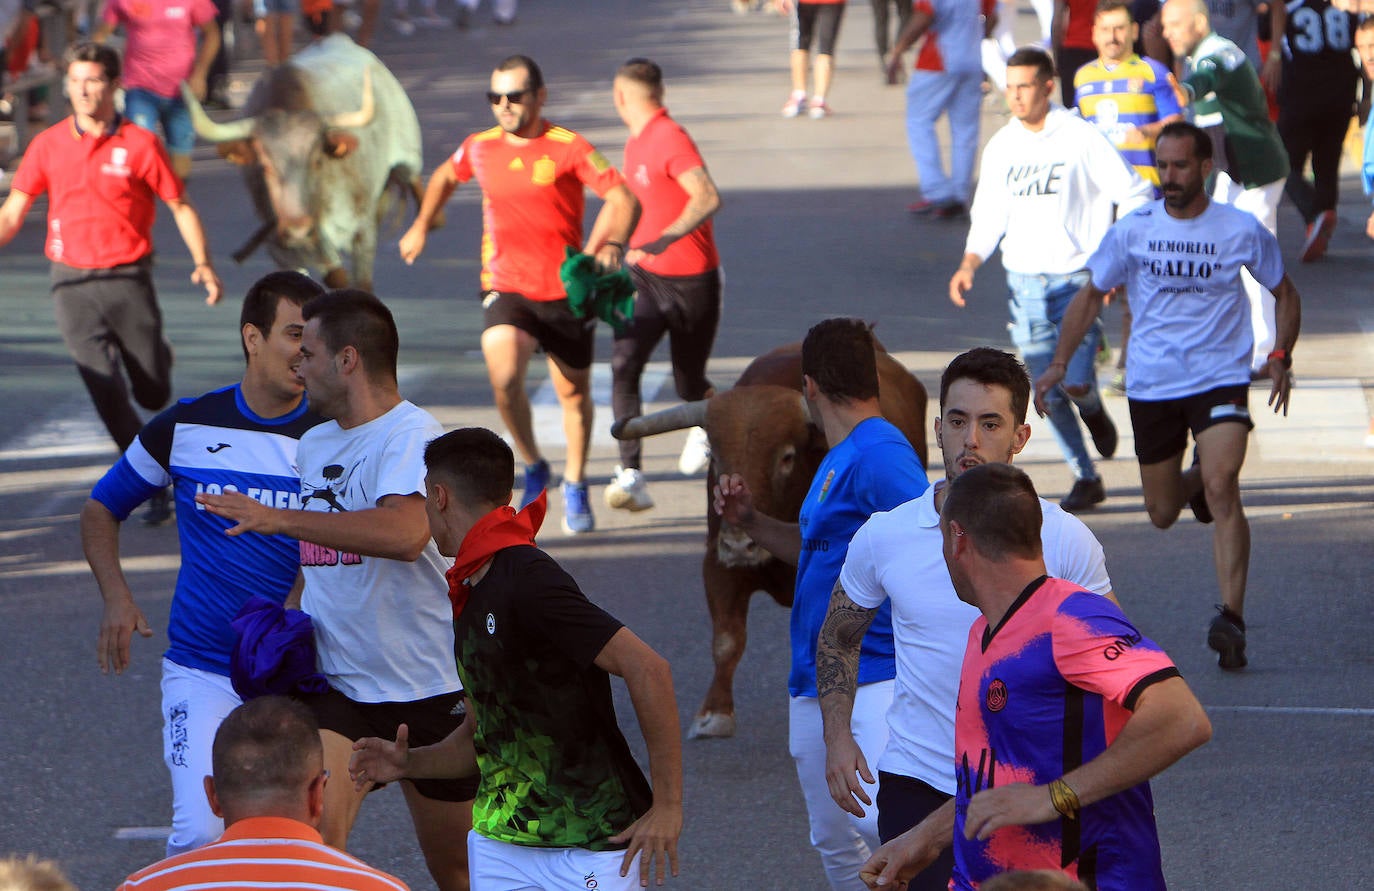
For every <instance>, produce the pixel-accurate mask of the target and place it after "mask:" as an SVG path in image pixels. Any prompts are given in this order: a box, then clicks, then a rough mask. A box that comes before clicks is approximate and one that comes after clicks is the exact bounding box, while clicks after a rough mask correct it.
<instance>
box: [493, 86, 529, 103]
mask: <svg viewBox="0 0 1374 891" xmlns="http://www.w3.org/2000/svg"><path fill="white" fill-rule="evenodd" d="M529 92H530V91H529V90H528V89H525V90H516V91H515V92H514V93H490V92H489V93H487V101H488V102H490V103H491V104H492V105H500V104H501V100H502V99H504V100H506V101H507V102H509V103H510V104H511V105H522V104H524V98H525V96H526V95H527V94H528V93H529Z"/></svg>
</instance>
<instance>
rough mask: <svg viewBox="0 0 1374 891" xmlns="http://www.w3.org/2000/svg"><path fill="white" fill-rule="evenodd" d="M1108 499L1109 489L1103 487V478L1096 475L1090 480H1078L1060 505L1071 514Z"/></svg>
mask: <svg viewBox="0 0 1374 891" xmlns="http://www.w3.org/2000/svg"><path fill="white" fill-rule="evenodd" d="M1106 500H1107V490H1106V489H1103V488H1102V478H1101V477H1098V476H1095V477H1093V478H1092V479H1090V480H1078V481H1077V482H1075V483H1074V484H1073V488H1072V489H1070V490H1069V494H1068V495H1066V496H1064V500H1063V501H1061V502H1059V506H1060V507H1062V508H1063V509H1064V510H1066V511H1068V512H1069V513H1071V514H1076V513H1078V512H1079V511H1081V510H1087V509H1088V508H1090V507H1092V506H1093V505H1095V504H1101V503H1102V502H1103V501H1106Z"/></svg>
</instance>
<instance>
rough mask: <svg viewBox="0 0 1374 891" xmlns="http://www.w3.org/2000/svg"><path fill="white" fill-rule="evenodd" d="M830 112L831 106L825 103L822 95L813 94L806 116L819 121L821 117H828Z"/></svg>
mask: <svg viewBox="0 0 1374 891" xmlns="http://www.w3.org/2000/svg"><path fill="white" fill-rule="evenodd" d="M829 114H830V106H829V105H826V104H825V100H824V99H823V98H821V97H820V96H812V97H811V104H810V105H809V106H808V107H807V109H806V116H807V117H809V118H811V120H813V121H819V120H820V119H821V118H823V117H826V116H828V115H829Z"/></svg>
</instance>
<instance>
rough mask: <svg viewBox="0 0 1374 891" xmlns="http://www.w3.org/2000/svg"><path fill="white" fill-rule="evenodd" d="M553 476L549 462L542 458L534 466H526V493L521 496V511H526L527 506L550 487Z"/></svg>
mask: <svg viewBox="0 0 1374 891" xmlns="http://www.w3.org/2000/svg"><path fill="white" fill-rule="evenodd" d="M552 476H553V471H552V470H550V469H549V462H547V461H545V460H544V459H543V458H540V459H539V460H538V461H536V462H535V463H533V464H526V465H525V492H524V494H523V495H521V496H520V509H521V510H524V509H525V505H527V504H529V503H530V502H531V501H533V500H534V499H536V498H538V497H539V493H540V492H542V491H544V490H545V489H547V488H548V487H549V479H550V477H552Z"/></svg>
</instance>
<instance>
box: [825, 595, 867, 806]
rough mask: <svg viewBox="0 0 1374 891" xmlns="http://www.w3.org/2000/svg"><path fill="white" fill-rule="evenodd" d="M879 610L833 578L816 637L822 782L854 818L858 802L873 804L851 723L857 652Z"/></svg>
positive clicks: (831, 795)
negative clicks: (822, 727)
mask: <svg viewBox="0 0 1374 891" xmlns="http://www.w3.org/2000/svg"><path fill="white" fill-rule="evenodd" d="M877 612H878V611H877V610H876V609H868V608H866V607H862V606H859V604H857V603H855V602H854V601H853V600H851V599H849V595H848V594H846V593H845V591H844V585H842V584H841V583H840V582H839V581H836V582H835V587H834V588H833V589H832V590H831V592H830V606H829V607H828V608H827V610H826V613H825V622H824V623H823V624H822V625H821V633H820V636H819V637H818V638H817V639H816V692H817V694H818V695H819V697H820V705H821V720H822V721H823V722H824V724H825V777H826V783H827V784H828V785H829V787H830V797H831V798H833V799H835V803H836V804H838V805H839V806H840V807H842V808H844V809H845V810H846V811H849V812H850V813H851V814H853V815H854V816H856V817H862V816H863V815H864V809H863V808H862V807H861V806H860V802H862V803H863V804H866V805H872V804H873V802H872V800H871V799H870V798H869V796H868V793H867V792H866V791H864V787H863V784H862V783H860V782H859V780H860V779H861V780H863V782H864V783H868V784H869V785H873V783H875V782H876V780H875V779H874V777H873V772H872V770H870V768H869V766H868V762H867V761H866V760H865V759H864V753H863V750H862V749H860V748H859V745H858V743H856V742H855V741H854V731H853V728H852V727H851V723H852V721H853V718H854V696H855V695H856V693H857V691H858V676H859V650H860V648H861V646H862V645H863V639H864V634H865V633H867V631H868V626H869V625H871V624H873V616H874V615H876V614H877ZM856 776H857V777H858V779H856ZM856 799H857V800H856Z"/></svg>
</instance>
